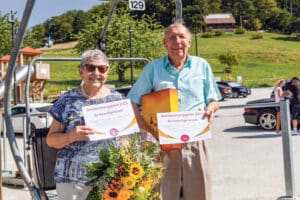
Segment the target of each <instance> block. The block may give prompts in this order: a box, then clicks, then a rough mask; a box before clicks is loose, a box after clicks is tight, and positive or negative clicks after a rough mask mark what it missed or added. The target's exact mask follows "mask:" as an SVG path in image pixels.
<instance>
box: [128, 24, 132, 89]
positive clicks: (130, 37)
mask: <svg viewBox="0 0 300 200" xmlns="http://www.w3.org/2000/svg"><path fill="white" fill-rule="evenodd" d="M128 32H129V51H130V52H129V54H130V55H129V56H130V58H132V29H131V27H129V29H128ZM130 84H131V86H132V85H133V65H132V60H130Z"/></svg>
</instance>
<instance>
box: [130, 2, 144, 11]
mask: <svg viewBox="0 0 300 200" xmlns="http://www.w3.org/2000/svg"><path fill="white" fill-rule="evenodd" d="M129 8H130V10H138V11H143V10H145V8H146V4H145V0H129Z"/></svg>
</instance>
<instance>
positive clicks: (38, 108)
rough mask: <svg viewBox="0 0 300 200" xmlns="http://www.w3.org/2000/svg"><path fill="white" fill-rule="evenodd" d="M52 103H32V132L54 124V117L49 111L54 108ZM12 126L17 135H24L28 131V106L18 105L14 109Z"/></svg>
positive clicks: (12, 111) (12, 110)
mask: <svg viewBox="0 0 300 200" xmlns="http://www.w3.org/2000/svg"><path fill="white" fill-rule="evenodd" d="M52 105H53V104H51V103H31V104H30V127H31V131H34V130H35V129H40V128H47V127H49V126H50V124H51V122H52V117H51V116H50V115H49V113H48V111H49V110H50V108H51V107H52ZM11 114H12V125H13V127H14V132H15V133H23V132H24V130H26V105H25V104H18V105H15V106H13V107H12V109H11Z"/></svg>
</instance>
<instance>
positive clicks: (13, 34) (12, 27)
mask: <svg viewBox="0 0 300 200" xmlns="http://www.w3.org/2000/svg"><path fill="white" fill-rule="evenodd" d="M15 14H16V12H15V13H13V11H12V10H11V11H10V19H9V22H10V23H11V43H12V45H11V46H12V49H13V48H14V46H15V42H14V41H15ZM17 98H18V97H17V81H16V70H14V105H17Z"/></svg>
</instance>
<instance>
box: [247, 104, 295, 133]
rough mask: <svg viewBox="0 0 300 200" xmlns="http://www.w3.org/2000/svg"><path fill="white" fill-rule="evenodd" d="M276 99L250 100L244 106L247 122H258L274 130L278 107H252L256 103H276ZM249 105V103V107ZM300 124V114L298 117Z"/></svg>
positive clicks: (267, 128)
mask: <svg viewBox="0 0 300 200" xmlns="http://www.w3.org/2000/svg"><path fill="white" fill-rule="evenodd" d="M274 102H275V99H271V98H270V99H259V100H254V101H248V102H247V103H246V106H245V108H244V113H243V117H244V120H245V122H246V123H250V124H256V125H258V126H260V127H261V128H263V129H265V130H273V129H275V127H276V112H277V111H276V109H275V106H272V107H269V106H265V107H253V108H252V106H251V107H250V105H254V104H258V105H259V104H262V103H274ZM247 105H249V106H248V107H247ZM298 121H299V124H300V116H299V117H298Z"/></svg>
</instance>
